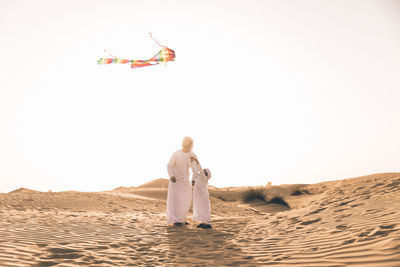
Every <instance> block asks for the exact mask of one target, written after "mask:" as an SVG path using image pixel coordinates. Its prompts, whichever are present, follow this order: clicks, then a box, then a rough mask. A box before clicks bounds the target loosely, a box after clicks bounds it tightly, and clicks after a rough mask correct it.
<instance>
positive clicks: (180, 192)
mask: <svg viewBox="0 0 400 267" xmlns="http://www.w3.org/2000/svg"><path fill="white" fill-rule="evenodd" d="M192 148H193V139H192V138H190V137H185V138H183V141H182V149H179V150H177V151H175V152H174V153H173V154H172V156H171V158H170V160H169V162H168V165H167V170H168V175H169V178H170V182H169V185H168V197H167V222H168V224H171V223H173V224H174V225H175V226H182V225H183V224H184V223H186V215H187V213H188V212H189V209H190V203H191V201H192V188H191V183H190V180H189V175H190V171H189V170H190V167H191V162H190V157H193V156H196V155H195V154H194V153H193V151H192Z"/></svg>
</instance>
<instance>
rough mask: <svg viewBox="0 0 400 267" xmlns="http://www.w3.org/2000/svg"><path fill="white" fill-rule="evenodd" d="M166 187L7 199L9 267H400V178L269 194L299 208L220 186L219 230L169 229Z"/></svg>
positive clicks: (3, 207) (1, 249) (0, 236)
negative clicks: (246, 197) (246, 200)
mask: <svg viewBox="0 0 400 267" xmlns="http://www.w3.org/2000/svg"><path fill="white" fill-rule="evenodd" d="M166 190H167V189H166V188H151V187H141V188H133V187H132V188H128V189H126V188H122V191H121V190H111V191H107V192H94V193H84V192H57V193H54V192H46V193H44V192H36V191H35V192H32V191H30V190H28V189H24V190H19V191H17V192H15V191H14V192H13V193H8V194H6V193H0V218H1V220H0V266H54V265H56V266H82V265H89V266H217V265H218V266H268V265H276V266H292V265H293V266H367V267H369V266H377V267H378V266H379V267H380V266H384V267H385V266H400V213H399V211H400V173H387V174H374V175H368V176H363V177H356V178H351V179H344V180H337V181H330V182H323V183H318V184H311V185H282V186H280V187H268V188H267V193H269V194H270V195H273V194H280V196H281V197H282V198H283V199H284V200H285V201H286V202H287V203H288V204H289V206H290V208H282V207H281V206H280V205H277V204H263V203H262V202H261V203H252V202H250V203H243V202H242V201H240V192H243V190H246V188H230V189H229V190H227V189H217V188H212V190H210V194H211V195H212V197H211V203H212V211H213V212H212V213H213V214H212V222H213V226H214V228H213V229H210V230H199V229H197V228H196V227H195V226H196V224H195V222H192V221H191V220H189V222H191V224H190V225H189V226H187V227H182V228H177V227H171V226H167V225H166V222H165V205H166V203H165V197H166ZM218 190H219V191H218ZM295 190H300V191H301V190H303V193H302V194H294V195H293V192H295ZM221 192H222V193H221ZM219 193H220V194H219ZM140 194H142V195H140ZM228 196H231V197H230V198H229V199H225V201H224V200H222V199H224V198H226V197H228Z"/></svg>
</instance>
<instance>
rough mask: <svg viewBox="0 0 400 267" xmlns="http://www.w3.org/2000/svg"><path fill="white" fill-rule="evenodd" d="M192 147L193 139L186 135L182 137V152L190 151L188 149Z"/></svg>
mask: <svg viewBox="0 0 400 267" xmlns="http://www.w3.org/2000/svg"><path fill="white" fill-rule="evenodd" d="M192 148H193V139H192V138H190V137H189V136H186V137H185V138H183V140H182V150H183V152H185V153H187V152H190V150H192Z"/></svg>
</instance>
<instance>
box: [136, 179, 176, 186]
mask: <svg viewBox="0 0 400 267" xmlns="http://www.w3.org/2000/svg"><path fill="white" fill-rule="evenodd" d="M168 184H169V180H168V179H164V178H159V179H155V180H152V181H150V182H147V183H145V184H142V185H140V186H138V188H168Z"/></svg>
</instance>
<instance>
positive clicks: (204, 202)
mask: <svg viewBox="0 0 400 267" xmlns="http://www.w3.org/2000/svg"><path fill="white" fill-rule="evenodd" d="M191 167H192V171H193V177H192V180H193V181H195V183H194V189H193V220H195V221H198V222H205V223H209V222H210V220H211V205H210V196H209V194H208V179H207V177H206V176H205V174H204V171H203V168H202V167H201V165H200V164H198V163H196V162H194V161H193V162H192V166H191Z"/></svg>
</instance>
